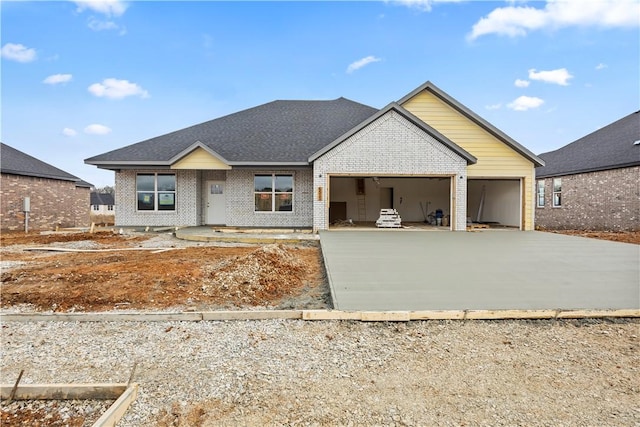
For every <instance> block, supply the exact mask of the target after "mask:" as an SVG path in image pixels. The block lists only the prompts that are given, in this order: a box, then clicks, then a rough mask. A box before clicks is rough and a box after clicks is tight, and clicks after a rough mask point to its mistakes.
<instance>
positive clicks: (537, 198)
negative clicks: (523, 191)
mask: <svg viewBox="0 0 640 427" xmlns="http://www.w3.org/2000/svg"><path fill="white" fill-rule="evenodd" d="M540 183H542V194H541V193H540V189H541V188H540ZM545 185H546V183H545V180H544V179H539V180H538V181H537V184H536V207H537V208H544V207H545V199H544V198H545V196H546V194H545V192H546V191H545V190H546V188H545ZM540 196H542V204H540Z"/></svg>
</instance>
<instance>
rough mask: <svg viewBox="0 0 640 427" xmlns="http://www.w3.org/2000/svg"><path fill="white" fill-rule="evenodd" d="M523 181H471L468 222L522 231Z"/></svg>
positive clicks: (468, 198)
mask: <svg viewBox="0 0 640 427" xmlns="http://www.w3.org/2000/svg"><path fill="white" fill-rule="evenodd" d="M522 206H523V203H522V184H521V180H520V179H469V180H468V181H467V221H468V220H469V219H470V220H471V221H472V222H474V223H480V224H488V225H490V226H500V227H510V228H519V229H522Z"/></svg>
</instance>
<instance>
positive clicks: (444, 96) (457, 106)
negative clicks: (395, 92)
mask: <svg viewBox="0 0 640 427" xmlns="http://www.w3.org/2000/svg"><path fill="white" fill-rule="evenodd" d="M425 90H426V91H429V92H430V93H432V94H434V95H435V96H436V97H438V98H439V99H440V100H441V101H443V102H444V103H445V104H447V105H449V106H450V107H451V108H453V109H454V110H456V111H458V112H459V113H460V114H462V115H463V116H465V117H466V118H467V119H469V120H471V121H472V122H474V123H475V124H476V125H478V126H480V127H481V128H483V129H484V130H485V131H487V132H488V133H490V134H491V135H493V136H494V137H495V138H497V139H498V140H500V141H502V142H503V143H504V144H506V145H507V146H509V147H511V148H512V149H513V150H515V151H516V152H517V153H519V154H520V155H522V156H524V157H525V158H526V159H528V160H530V161H531V162H532V163H533V164H534V165H535V166H544V161H543V160H542V159H541V158H539V157H538V156H536V155H535V154H533V153H532V152H531V151H529V150H528V149H527V148H525V147H524V146H522V145H521V144H519V143H518V142H517V141H516V140H514V139H513V138H511V137H510V136H508V135H507V134H506V133H504V132H502V131H501V130H500V129H498V128H497V127H495V126H494V125H492V124H491V123H489V122H488V121H486V120H485V119H483V118H482V117H480V116H479V115H478V114H476V113H475V112H473V111H472V110H471V109H469V108H468V107H466V106H465V105H463V104H462V103H460V102H459V101H458V100H456V99H455V98H453V97H452V96H451V95H449V94H448V93H446V92H445V91H443V90H442V89H440V88H439V87H438V86H436V85H435V84H433V82H431V81H430V80H427V81H426V82H424V83H423V84H421V85H420V86H418V87H417V88H415V89H414V90H412V91H411V92H409V93H408V94H407V95H405V96H404V97H402V98H401V99H400V100H399V101H398V104H400V105H403V104H405V103H406V102H407V101H409V100H410V99H411V98H413V97H415V96H416V95H418V94H420V93H422V92H424V91H425Z"/></svg>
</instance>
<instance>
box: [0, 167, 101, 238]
mask: <svg viewBox="0 0 640 427" xmlns="http://www.w3.org/2000/svg"><path fill="white" fill-rule="evenodd" d="M90 194H91V190H90V189H89V188H86V187H77V186H76V184H75V182H72V181H62V180H56V179H48V178H38V177H30V176H22V175H11V174H0V203H1V206H2V208H1V210H0V228H1V229H2V230H24V226H25V224H24V219H25V218H24V212H23V206H24V198H25V197H29V198H30V200H31V212H30V213H29V230H54V229H55V228H56V227H62V228H66V227H87V226H89V225H90V220H89V212H90V210H89V209H90V206H89V202H90Z"/></svg>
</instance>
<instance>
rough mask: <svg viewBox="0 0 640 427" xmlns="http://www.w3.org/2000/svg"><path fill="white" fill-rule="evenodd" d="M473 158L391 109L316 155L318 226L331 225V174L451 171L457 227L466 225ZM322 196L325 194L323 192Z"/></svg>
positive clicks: (448, 173) (437, 173)
mask: <svg viewBox="0 0 640 427" xmlns="http://www.w3.org/2000/svg"><path fill="white" fill-rule="evenodd" d="M466 170H467V162H466V160H465V159H463V158H462V157H460V156H459V155H458V154H456V153H454V152H453V151H452V150H450V149H449V148H447V147H446V146H444V145H443V144H442V143H440V142H438V141H436V140H435V139H434V138H432V137H431V136H429V135H427V134H426V133H425V132H424V131H422V130H421V129H419V128H418V127H416V126H415V125H414V124H412V123H411V122H409V121H408V120H407V119H405V118H404V117H403V116H401V115H400V114H398V113H396V112H395V111H390V112H388V113H387V114H385V115H383V116H382V117H380V118H379V119H377V120H376V121H375V122H373V123H371V124H369V125H368V126H367V127H365V128H364V129H362V130H360V131H359V132H357V133H356V134H354V135H352V136H351V137H349V138H347V139H346V140H345V141H344V142H342V143H341V144H340V145H338V146H336V147H335V148H333V149H332V150H330V151H329V152H327V153H325V154H323V155H322V156H320V157H319V158H318V159H316V160H315V162H314V166H313V179H314V184H313V187H314V194H315V197H314V202H313V209H314V215H313V218H314V222H313V228H314V230H326V229H327V228H328V227H329V215H328V211H329V209H328V203H327V200H328V197H327V195H326V194H325V192H326V191H327V189H328V188H329V185H328V184H329V179H330V176H331V175H332V174H333V175H344V174H353V175H365V176H376V175H384V176H450V177H452V178H453V181H454V184H453V187H454V194H453V197H452V206H454V212H453V213H452V222H453V229H454V230H465V229H466V211H467V207H466V204H467V180H466ZM321 193H322V197H321V198H320V194H321Z"/></svg>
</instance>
